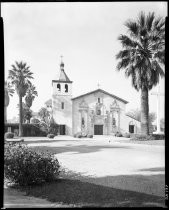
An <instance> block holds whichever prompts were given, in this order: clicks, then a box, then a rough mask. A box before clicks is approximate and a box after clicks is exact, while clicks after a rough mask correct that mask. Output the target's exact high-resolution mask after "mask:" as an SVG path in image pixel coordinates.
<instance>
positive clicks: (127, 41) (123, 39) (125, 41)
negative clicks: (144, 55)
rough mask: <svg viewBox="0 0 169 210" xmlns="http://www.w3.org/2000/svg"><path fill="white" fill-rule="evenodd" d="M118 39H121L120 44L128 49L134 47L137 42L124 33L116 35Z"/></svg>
mask: <svg viewBox="0 0 169 210" xmlns="http://www.w3.org/2000/svg"><path fill="white" fill-rule="evenodd" d="M118 40H119V41H121V44H122V46H123V47H124V48H126V49H128V48H133V47H134V48H135V47H136V46H137V43H136V42H135V41H133V40H132V39H130V38H129V37H128V36H126V35H122V34H121V35H120V36H119V37H118Z"/></svg>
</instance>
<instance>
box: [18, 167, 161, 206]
mask: <svg viewBox="0 0 169 210" xmlns="http://www.w3.org/2000/svg"><path fill="white" fill-rule="evenodd" d="M97 182H98V180H97V178H91V177H83V176H81V175H80V174H77V173H73V172H69V171H67V172H65V171H63V172H62V173H61V174H60V178H59V179H58V180H56V181H55V182H52V183H45V184H43V185H40V186H32V187H24V188H20V190H21V191H24V192H26V194H27V195H29V196H34V197H39V198H44V199H47V200H48V201H50V202H54V203H59V204H62V205H71V206H73V207H164V197H159V196H155V195H148V194H145V193H139V192H134V191H129V190H121V189H116V188H113V187H109V180H107V179H106V178H105V180H104V178H103V179H102V180H101V182H102V183H104V182H106V185H107V186H104V185H102V184H100V183H99V184H98V183H97Z"/></svg>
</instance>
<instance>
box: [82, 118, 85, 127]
mask: <svg viewBox="0 0 169 210" xmlns="http://www.w3.org/2000/svg"><path fill="white" fill-rule="evenodd" d="M84 124H85V122H84V117H82V126H84Z"/></svg>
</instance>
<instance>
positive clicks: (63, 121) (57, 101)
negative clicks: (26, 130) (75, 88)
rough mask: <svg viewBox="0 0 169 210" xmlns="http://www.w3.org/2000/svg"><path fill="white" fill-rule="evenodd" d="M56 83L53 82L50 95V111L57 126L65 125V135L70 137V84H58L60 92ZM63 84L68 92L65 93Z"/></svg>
mask: <svg viewBox="0 0 169 210" xmlns="http://www.w3.org/2000/svg"><path fill="white" fill-rule="evenodd" d="M57 84H58V83H56V82H53V94H52V111H53V113H52V114H53V118H54V120H55V122H56V123H57V124H60V125H65V126H66V127H65V129H66V130H65V134H66V135H72V100H71V98H72V96H71V91H72V89H71V87H72V84H71V83H63V82H61V83H59V84H60V85H61V91H58V90H57ZM65 84H67V85H68V92H67V93H65ZM62 102H63V103H64V109H62V105H61V104H62Z"/></svg>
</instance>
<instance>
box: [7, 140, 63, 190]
mask: <svg viewBox="0 0 169 210" xmlns="http://www.w3.org/2000/svg"><path fill="white" fill-rule="evenodd" d="M59 168H60V165H59V162H58V160H57V158H55V157H54V156H53V155H51V154H49V153H42V152H35V151H32V150H31V149H30V148H28V147H27V146H26V145H23V144H20V143H19V144H18V143H17V144H16V143H6V144H5V155H4V172H5V178H6V179H8V180H9V181H11V182H13V183H15V184H19V185H25V186H26V185H32V184H40V183H43V182H50V181H53V180H55V179H56V178H57V177H58V175H59Z"/></svg>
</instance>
